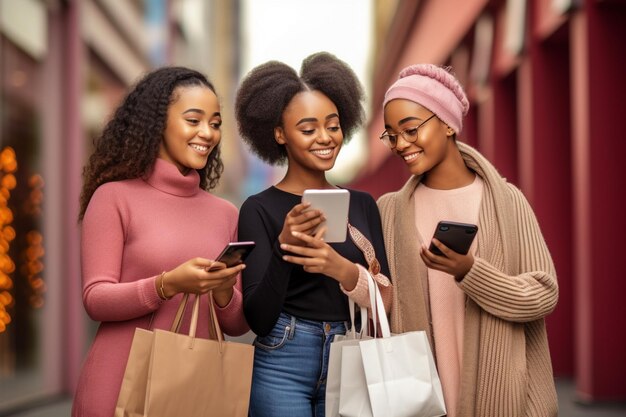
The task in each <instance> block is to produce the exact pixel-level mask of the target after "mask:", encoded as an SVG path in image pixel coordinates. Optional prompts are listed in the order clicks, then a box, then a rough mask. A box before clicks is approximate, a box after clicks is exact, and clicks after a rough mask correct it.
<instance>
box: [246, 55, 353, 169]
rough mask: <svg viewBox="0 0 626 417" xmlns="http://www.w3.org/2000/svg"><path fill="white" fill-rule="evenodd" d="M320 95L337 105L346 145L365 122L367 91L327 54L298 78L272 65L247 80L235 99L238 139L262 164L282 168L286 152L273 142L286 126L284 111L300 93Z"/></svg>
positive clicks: (311, 60)
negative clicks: (282, 127)
mask: <svg viewBox="0 0 626 417" xmlns="http://www.w3.org/2000/svg"><path fill="white" fill-rule="evenodd" d="M310 90H314V91H319V92H321V93H323V94H324V95H325V96H326V97H328V98H329V99H330V100H331V101H332V102H333V103H334V104H335V106H337V110H338V111H339V122H340V123H341V130H342V131H343V134H344V137H345V138H346V139H345V142H348V140H349V139H350V136H351V135H352V133H354V131H355V130H356V129H357V128H358V127H359V126H360V125H361V124H362V123H363V120H364V117H365V116H364V111H363V105H362V100H363V96H364V94H363V88H362V87H361V83H360V82H359V80H358V78H357V76H356V75H355V74H354V71H352V69H351V68H350V67H349V66H348V65H347V64H346V63H345V62H343V61H342V60H340V59H338V58H337V57H335V56H334V55H332V54H329V53H328V52H318V53H315V54H313V55H310V56H308V57H307V58H305V59H304V61H303V62H302V66H301V68H300V76H298V74H297V73H296V71H294V70H293V68H291V67H290V66H288V65H286V64H284V63H282V62H279V61H269V62H266V63H265V64H262V65H259V66H258V67H255V68H254V69H252V70H251V71H250V72H249V73H248V75H247V76H246V77H245V78H244V79H243V81H242V82H241V85H240V86H239V89H238V91H237V98H236V100H235V116H236V118H237V126H238V128H239V134H240V135H241V136H242V138H243V139H244V141H245V142H246V143H247V144H248V145H249V146H250V148H251V150H252V151H253V152H254V153H255V154H256V155H258V156H259V157H260V158H261V159H262V160H264V161H266V162H268V163H270V164H272V165H281V164H284V163H285V162H286V161H287V150H286V149H285V146H284V145H279V144H278V143H277V142H276V140H275V139H274V128H275V127H278V126H282V117H283V112H284V111H285V108H286V107H287V105H288V104H289V102H290V101H291V99H293V97H294V96H295V95H296V94H298V93H300V92H302V91H310Z"/></svg>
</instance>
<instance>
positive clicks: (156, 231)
mask: <svg viewBox="0 0 626 417" xmlns="http://www.w3.org/2000/svg"><path fill="white" fill-rule="evenodd" d="M199 183H200V177H199V175H198V173H197V172H196V171H195V170H192V171H191V172H190V173H189V174H187V175H186V176H183V175H182V174H181V173H180V172H179V171H178V169H177V168H176V167H175V166H174V165H173V164H171V163H169V162H166V161H164V160H162V159H157V160H156V162H155V166H154V171H153V173H152V174H151V175H150V177H149V178H148V179H147V180H142V179H133V180H125V181H117V182H111V183H106V184H103V185H101V186H100V187H99V188H98V189H97V190H96V192H95V193H94V195H93V197H92V198H91V201H90V202H89V206H88V207H87V211H86V212H85V216H84V219H83V223H82V246H81V251H82V252H81V260H82V281H83V303H84V305H85V309H86V310H87V313H88V314H89V316H90V317H91V318H92V319H93V320H96V321H100V322H101V323H100V326H99V328H98V332H97V334H96V337H95V340H94V342H93V345H92V346H91V349H90V350H89V353H88V355H87V358H86V360H85V363H84V365H83V369H82V372H81V375H80V378H79V381H78V386H77V391H76V397H75V399H74V405H73V409H72V416H73V417H78V416H85V417H99V416H102V417H111V416H112V415H113V412H114V409H115V404H116V402H117V397H118V394H119V390H120V386H121V381H122V377H123V374H124V369H125V367H126V361H127V358H128V352H129V350H130V346H131V342H132V338H133V335H134V332H135V328H136V327H143V328H147V327H148V323H149V320H150V317H151V315H152V313H153V312H154V321H153V328H159V329H169V327H170V325H171V322H172V319H173V316H174V314H175V312H176V308H177V306H178V302H179V300H180V297H182V295H181V294H178V295H176V296H175V297H174V298H172V299H171V300H168V301H163V300H161V299H160V298H159V295H158V294H157V291H156V287H155V280H156V278H157V277H158V276H159V274H160V273H161V272H162V271H164V270H171V269H173V268H175V267H177V266H178V265H180V264H182V263H183V262H186V261H188V260H189V259H191V258H193V257H203V258H208V259H215V257H216V256H217V255H218V254H219V253H220V251H221V250H222V249H223V248H224V246H225V245H226V244H227V243H228V242H229V241H234V240H236V236H237V230H236V229H237V216H238V213H237V209H236V207H235V206H233V205H232V204H231V203H229V202H227V201H226V200H223V199H221V198H218V197H216V196H214V195H212V194H209V193H207V192H205V191H203V190H201V189H200V188H199ZM206 300H207V297H206V296H205V297H204V299H203V304H202V306H201V308H202V309H201V312H202V314H201V317H200V321H199V323H198V333H197V334H198V336H200V337H207V334H208V305H207V303H206ZM190 311H191V309H190V308H188V309H187V315H186V318H185V320H184V322H183V326H182V331H183V332H185V331H187V330H188V328H189V316H190ZM217 315H218V318H219V321H220V325H221V327H222V330H223V331H224V332H225V333H227V334H230V335H240V334H243V333H245V332H246V331H247V330H248V326H247V324H246V322H245V319H244V316H243V312H242V298H241V282H240V279H238V281H237V284H236V287H235V292H234V295H233V298H232V299H231V301H230V303H229V304H228V305H227V306H226V307H224V308H218V309H217Z"/></svg>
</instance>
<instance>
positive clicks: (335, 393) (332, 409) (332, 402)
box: [325, 300, 370, 417]
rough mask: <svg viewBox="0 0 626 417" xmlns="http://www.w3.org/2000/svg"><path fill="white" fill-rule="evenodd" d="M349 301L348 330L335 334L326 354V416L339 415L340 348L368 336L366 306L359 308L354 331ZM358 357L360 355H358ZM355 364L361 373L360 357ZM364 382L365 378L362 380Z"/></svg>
mask: <svg viewBox="0 0 626 417" xmlns="http://www.w3.org/2000/svg"><path fill="white" fill-rule="evenodd" d="M349 303H350V323H351V327H350V331H349V332H348V333H347V334H346V335H336V336H335V339H334V340H333V342H332V343H331V344H330V352H329V355H328V374H327V377H326V401H325V402H326V407H325V409H326V413H325V414H326V417H339V415H340V414H339V400H340V398H339V396H340V389H341V375H342V350H343V347H344V346H356V345H357V344H358V343H359V341H360V340H361V339H362V338H370V336H368V333H367V308H361V331H360V332H357V331H356V326H355V311H354V310H355V304H354V301H352V300H349ZM359 358H360V356H359ZM356 366H358V367H360V368H361V369H360V372H361V374H362V373H363V369H362V365H361V364H360V359H359V361H358V362H356ZM363 383H365V380H363Z"/></svg>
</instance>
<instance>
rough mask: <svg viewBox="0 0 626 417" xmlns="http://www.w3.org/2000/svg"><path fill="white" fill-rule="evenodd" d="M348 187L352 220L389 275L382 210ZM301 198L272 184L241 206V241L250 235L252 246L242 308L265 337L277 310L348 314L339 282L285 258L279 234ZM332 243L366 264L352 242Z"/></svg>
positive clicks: (330, 316) (310, 315)
mask: <svg viewBox="0 0 626 417" xmlns="http://www.w3.org/2000/svg"><path fill="white" fill-rule="evenodd" d="M349 191H350V208H349V212H348V220H349V222H350V224H351V225H352V226H354V227H356V228H357V229H359V231H360V232H361V233H363V235H364V236H365V237H367V238H368V239H369V241H370V242H371V243H372V246H373V247H374V250H375V252H376V258H377V259H378V261H379V262H380V266H381V272H382V273H383V274H384V275H386V276H389V265H388V263H387V257H386V255H385V246H384V243H383V234H382V228H381V220H380V214H379V212H378V207H377V206H376V202H375V201H374V199H373V198H372V196H370V195H369V194H367V193H364V192H360V191H355V190H349ZM301 199H302V197H301V196H299V195H296V194H291V193H288V192H285V191H282V190H280V189H278V188H276V187H270V188H268V189H266V190H265V191H262V192H260V193H259V194H256V195H253V196H250V197H249V198H248V199H247V200H246V201H245V202H244V203H243V205H242V206H241V210H240V211H239V240H240V241H245V240H252V241H254V242H256V247H255V248H254V250H253V251H252V253H251V254H250V255H249V256H248V258H247V259H246V269H244V270H243V280H242V282H243V307H244V314H245V316H246V320H247V321H248V324H249V325H250V328H251V329H252V331H254V332H255V333H256V334H257V335H260V336H264V335H266V334H268V333H269V332H270V330H271V329H272V328H273V327H274V324H275V323H276V320H278V316H279V315H280V313H281V311H284V312H286V313H288V314H291V315H293V316H296V317H299V318H302V319H307V320H316V321H345V320H349V319H350V315H349V312H348V298H347V296H346V295H345V294H344V293H343V292H342V291H341V289H340V288H339V283H338V282H337V281H335V280H334V279H332V278H330V277H328V276H326V275H324V274H313V273H309V272H305V271H304V269H303V268H302V267H301V266H300V265H295V264H292V263H289V262H286V261H284V260H283V259H282V256H283V254H284V252H283V250H282V249H280V243H279V241H278V236H279V235H280V232H281V231H282V229H283V224H284V221H285V217H286V216H287V213H288V212H289V210H291V209H292V208H293V206H295V205H296V204H298V203H300V201H301ZM347 236H348V237H347V238H346V241H345V242H342V243H330V245H331V246H332V247H333V248H334V249H335V250H336V251H337V253H339V254H340V255H342V256H343V257H345V258H346V259H348V260H350V261H352V262H355V263H359V264H361V265H363V266H365V267H366V268H367V263H366V261H365V257H364V256H363V252H361V250H360V249H359V248H358V247H357V246H356V245H355V244H354V242H352V240H351V239H350V236H349V233H348V235H347Z"/></svg>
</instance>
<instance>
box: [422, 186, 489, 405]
mask: <svg viewBox="0 0 626 417" xmlns="http://www.w3.org/2000/svg"><path fill="white" fill-rule="evenodd" d="M482 196H483V180H482V179H480V177H479V176H476V177H475V178H474V181H473V182H472V183H471V184H469V185H466V186H464V187H459V188H455V189H451V190H440V189H434V188H429V187H427V186H426V185H425V184H424V183H420V184H419V185H418V186H417V189H416V190H415V194H414V195H413V198H414V199H415V226H416V228H417V232H418V233H419V234H420V237H421V241H422V242H430V241H431V240H432V237H433V235H434V234H435V229H436V228H437V223H438V222H439V221H441V220H448V221H454V222H461V223H471V224H478V212H479V210H480V202H481V200H482ZM477 243H478V242H477V240H474V242H473V243H472V246H471V248H470V252H471V253H472V255H474V254H475V252H476V247H477ZM428 298H429V302H430V312H431V320H432V331H433V340H434V347H433V349H434V355H435V358H436V359H437V371H438V373H439V379H440V380H441V386H442V388H443V397H444V400H445V403H446V410H447V411H448V414H447V417H456V416H457V415H458V414H457V407H458V403H459V397H460V393H461V392H460V389H461V371H462V369H463V327H464V324H465V323H464V321H465V293H464V292H463V290H462V289H461V288H460V287H459V285H458V283H457V282H456V281H455V280H454V277H453V276H452V275H450V274H447V273H445V272H442V271H438V270H436V269H430V268H428Z"/></svg>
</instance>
